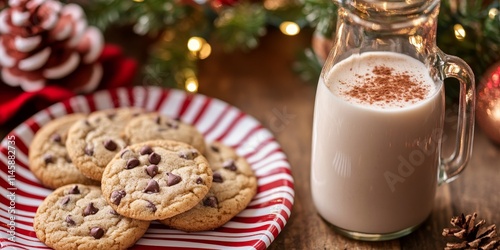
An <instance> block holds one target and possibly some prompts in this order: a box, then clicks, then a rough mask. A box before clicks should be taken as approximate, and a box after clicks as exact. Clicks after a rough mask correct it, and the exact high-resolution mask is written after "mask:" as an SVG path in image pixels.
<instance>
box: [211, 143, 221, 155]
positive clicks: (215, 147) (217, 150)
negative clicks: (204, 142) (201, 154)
mask: <svg viewBox="0 0 500 250" xmlns="http://www.w3.org/2000/svg"><path fill="white" fill-rule="evenodd" d="M210 149H212V151H214V152H216V153H219V151H220V150H219V147H217V146H215V145H210Z"/></svg>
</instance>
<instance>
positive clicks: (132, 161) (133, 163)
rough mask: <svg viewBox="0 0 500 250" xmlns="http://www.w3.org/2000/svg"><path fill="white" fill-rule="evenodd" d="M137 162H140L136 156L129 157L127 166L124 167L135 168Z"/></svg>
mask: <svg viewBox="0 0 500 250" xmlns="http://www.w3.org/2000/svg"><path fill="white" fill-rule="evenodd" d="M139 163H140V162H139V160H138V159H137V158H130V159H128V161H127V166H126V168H127V169H132V168H135V167H137V166H139Z"/></svg>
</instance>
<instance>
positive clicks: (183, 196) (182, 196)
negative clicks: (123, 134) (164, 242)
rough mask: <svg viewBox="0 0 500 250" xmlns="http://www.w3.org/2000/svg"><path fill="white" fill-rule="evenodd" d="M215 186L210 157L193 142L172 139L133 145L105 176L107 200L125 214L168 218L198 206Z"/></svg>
mask: <svg viewBox="0 0 500 250" xmlns="http://www.w3.org/2000/svg"><path fill="white" fill-rule="evenodd" d="M211 185H212V171H211V169H210V167H209V165H208V162H207V160H206V159H205V157H204V156H203V155H201V154H200V152H199V151H198V150H196V149H195V148H194V147H192V146H191V145H188V144H185V143H182V142H177V141H169V140H156V141H148V142H144V143H138V144H133V145H130V146H128V147H127V148H125V149H124V150H122V152H121V153H119V154H117V155H116V156H115V157H114V158H113V160H112V161H111V162H110V163H109V164H108V166H107V167H106V169H105V170H104V174H103V176H102V182H101V188H102V192H103V195H104V197H105V199H106V200H107V201H108V202H109V203H110V204H111V206H112V207H113V208H114V209H115V210H116V211H117V212H118V213H119V214H122V215H124V216H127V217H130V218H135V219H140V220H157V219H160V220H162V219H166V218H169V217H172V216H175V215H177V214H180V213H182V212H185V211H187V210H189V209H191V208H192V207H193V206H195V205H196V204H197V203H198V202H199V201H200V200H201V199H202V198H203V197H205V195H206V194H207V192H208V190H209V189H210V186H211Z"/></svg>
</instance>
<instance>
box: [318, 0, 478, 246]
mask: <svg viewBox="0 0 500 250" xmlns="http://www.w3.org/2000/svg"><path fill="white" fill-rule="evenodd" d="M439 4H440V2H439V1H438V0H413V1H408V0H406V1H405V0H391V1H373V0H344V1H340V2H339V10H338V13H339V14H338V23H337V33H336V37H335V39H334V43H335V44H334V47H333V48H332V50H331V52H330V54H329V56H328V58H327V60H326V62H325V65H324V66H323V70H322V72H321V76H320V80H319V83H318V88H317V92H316V100H315V106H314V122H313V140H312V162H311V191H312V198H313V201H314V204H315V206H316V209H317V211H318V213H319V214H320V215H321V217H322V218H323V219H324V220H326V221H327V222H329V223H330V224H331V225H332V226H333V228H334V229H335V230H336V231H338V232H340V233H341V234H343V235H346V236H348V237H351V238H355V239H361V240H388V239H394V238H398V237H401V236H404V235H407V234H409V233H411V232H412V231H414V230H415V229H416V228H417V227H418V226H419V225H420V224H421V223H422V222H423V221H425V219H426V218H427V217H428V216H429V214H430V213H431V211H432V208H433V200H434V198H435V192H436V188H437V186H438V185H439V184H441V183H446V182H450V181H452V180H454V179H455V178H456V177H457V175H458V174H459V173H460V172H461V171H462V170H463V169H464V168H465V165H466V164H467V162H468V160H469V158H470V155H471V151H472V141H473V129H474V106H475V88H474V75H473V73H472V71H471V69H470V68H469V67H468V66H467V64H466V63H465V62H463V61H462V60H461V59H459V58H457V57H454V56H449V55H446V54H444V53H443V52H442V51H441V50H440V49H439V48H438V47H437V46H436V26H437V16H438V12H439ZM448 77H452V78H456V79H458V81H459V84H460V98H459V109H458V122H457V125H458V126H457V137H456V140H457V142H456V146H455V149H454V150H455V151H454V153H453V154H451V156H443V155H441V142H442V139H443V126H444V117H445V95H444V86H443V79H444V78H448Z"/></svg>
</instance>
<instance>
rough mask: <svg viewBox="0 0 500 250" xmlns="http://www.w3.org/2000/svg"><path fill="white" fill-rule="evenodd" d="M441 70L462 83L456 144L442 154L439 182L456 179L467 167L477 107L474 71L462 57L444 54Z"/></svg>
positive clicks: (446, 75) (446, 76)
mask: <svg viewBox="0 0 500 250" xmlns="http://www.w3.org/2000/svg"><path fill="white" fill-rule="evenodd" d="M442 59H444V60H443V64H442V68H441V72H442V73H443V75H444V77H445V78H449V77H451V78H456V79H457V80H458V81H459V84H460V97H459V106H458V121H457V134H456V140H455V141H456V144H455V149H454V151H453V153H452V154H451V155H450V156H449V157H447V158H443V157H442V156H441V163H440V171H439V183H440V184H441V183H449V182H452V181H453V180H455V179H456V178H457V177H458V175H459V174H460V173H461V172H462V171H463V170H464V169H465V166H466V165H467V163H468V161H469V159H470V157H471V153H472V142H473V138H474V112H475V107H476V90H475V83H474V73H473V72H472V70H471V69H470V67H469V66H468V65H467V64H466V63H465V62H464V61H463V60H462V59H460V58H458V57H455V56H449V55H444V57H443V58H442Z"/></svg>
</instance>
